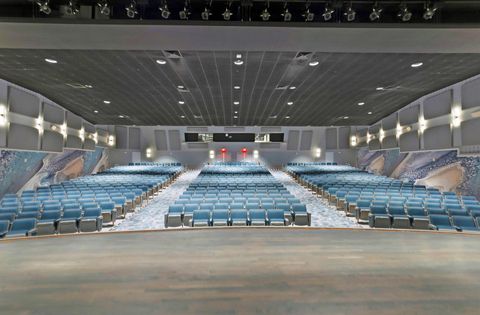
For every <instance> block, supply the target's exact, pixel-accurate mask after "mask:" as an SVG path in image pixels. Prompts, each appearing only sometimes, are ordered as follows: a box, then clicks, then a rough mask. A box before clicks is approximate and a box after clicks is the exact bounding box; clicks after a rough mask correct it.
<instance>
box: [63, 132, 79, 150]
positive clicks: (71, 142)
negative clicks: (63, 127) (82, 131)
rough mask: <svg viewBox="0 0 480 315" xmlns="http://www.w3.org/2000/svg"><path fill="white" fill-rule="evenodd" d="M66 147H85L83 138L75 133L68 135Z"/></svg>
mask: <svg viewBox="0 0 480 315" xmlns="http://www.w3.org/2000/svg"><path fill="white" fill-rule="evenodd" d="M65 147H66V148H70V149H83V143H82V139H81V138H80V137H77V136H74V135H68V136H67V142H66V144H65Z"/></svg>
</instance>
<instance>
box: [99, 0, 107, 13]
mask: <svg viewBox="0 0 480 315" xmlns="http://www.w3.org/2000/svg"><path fill="white" fill-rule="evenodd" d="M97 5H98V7H99V8H100V14H103V15H107V16H108V15H110V7H109V6H108V1H107V0H103V1H99V2H97Z"/></svg>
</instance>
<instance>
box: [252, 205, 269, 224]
mask: <svg viewBox="0 0 480 315" xmlns="http://www.w3.org/2000/svg"><path fill="white" fill-rule="evenodd" d="M248 216H249V219H250V220H249V221H250V225H252V226H265V225H266V222H267V221H266V220H267V218H266V216H265V210H263V209H252V210H249V211H248Z"/></svg>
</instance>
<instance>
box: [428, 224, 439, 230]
mask: <svg viewBox="0 0 480 315" xmlns="http://www.w3.org/2000/svg"><path fill="white" fill-rule="evenodd" d="M428 227H429V228H430V230H436V231H438V227H437V226H436V225H434V224H429V225H428Z"/></svg>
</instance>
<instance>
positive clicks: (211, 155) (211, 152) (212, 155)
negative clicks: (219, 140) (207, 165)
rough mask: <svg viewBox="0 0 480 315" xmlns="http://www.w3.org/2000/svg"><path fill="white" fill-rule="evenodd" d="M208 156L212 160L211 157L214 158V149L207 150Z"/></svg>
mask: <svg viewBox="0 0 480 315" xmlns="http://www.w3.org/2000/svg"><path fill="white" fill-rule="evenodd" d="M208 157H209V158H210V159H211V160H213V159H214V158H215V151H214V150H210V151H209V152H208Z"/></svg>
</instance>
